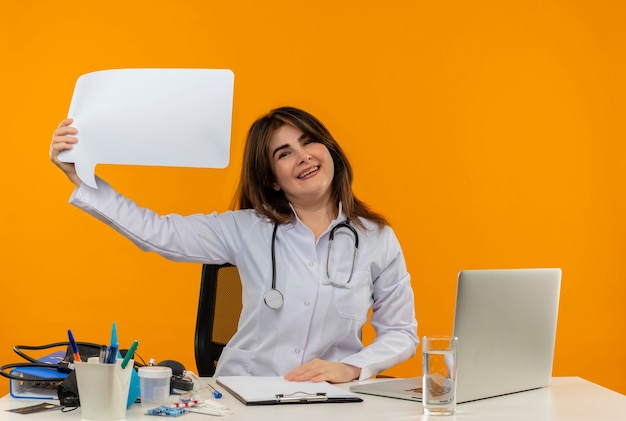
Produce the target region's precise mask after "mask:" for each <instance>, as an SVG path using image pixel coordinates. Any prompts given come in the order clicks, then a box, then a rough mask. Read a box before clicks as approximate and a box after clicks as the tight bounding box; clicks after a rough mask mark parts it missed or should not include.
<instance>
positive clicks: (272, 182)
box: [51, 107, 418, 382]
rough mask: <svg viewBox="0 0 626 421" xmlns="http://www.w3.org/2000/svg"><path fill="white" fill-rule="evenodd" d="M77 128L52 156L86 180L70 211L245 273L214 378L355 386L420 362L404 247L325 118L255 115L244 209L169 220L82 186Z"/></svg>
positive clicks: (64, 130)
mask: <svg viewBox="0 0 626 421" xmlns="http://www.w3.org/2000/svg"><path fill="white" fill-rule="evenodd" d="M71 123H72V120H69V119H68V120H64V121H63V122H62V123H61V124H60V126H59V127H58V128H57V129H56V131H55V133H54V136H53V142H52V147H51V160H52V161H53V162H54V163H55V164H56V165H57V166H58V167H59V168H61V169H62V170H63V172H64V173H65V174H66V175H67V177H68V178H69V179H70V180H71V181H72V182H73V183H74V184H75V185H76V189H75V191H74V193H73V194H72V197H71V200H70V202H71V203H72V204H74V205H76V206H78V207H79V208H81V209H83V210H84V211H86V212H88V213H89V214H91V215H93V216H95V217H97V218H98V219H100V220H102V221H104V222H105V223H106V224H108V225H110V226H111V227H113V228H114V229H115V230H117V231H118V232H120V233H121V234H123V235H124V236H126V237H127V238H129V239H130V240H131V241H133V242H134V243H135V244H136V245H138V246H139V247H140V248H141V249H142V250H145V251H154V252H156V253H158V254H160V255H161V256H163V257H166V258H168V259H171V260H174V261H181V262H183V261H184V262H196V263H209V264H224V263H230V264H232V265H235V266H237V268H238V270H239V274H240V277H241V282H242V286H243V293H244V300H243V308H242V314H241V318H240V323H239V330H238V331H237V332H236V333H235V335H234V336H233V338H232V339H231V340H230V342H229V343H228V344H227V346H226V347H225V349H224V351H223V352H222V354H221V357H220V360H219V363H218V365H217V369H216V372H215V375H216V376H217V375H254V376H270V375H274V376H276V375H277V376H285V378H287V379H288V380H294V381H305V380H312V381H321V380H326V381H330V382H346V381H350V380H353V379H364V378H367V377H370V376H373V375H375V374H378V373H380V372H381V371H383V370H386V369H387V368H390V367H391V366H393V365H396V364H399V363H401V362H403V361H405V360H407V359H408V358H410V357H411V356H413V355H414V353H415V350H416V347H417V344H418V338H417V332H416V330H417V322H416V320H415V310H414V302H413V291H412V288H411V282H410V276H409V274H408V272H407V268H406V263H405V260H404V255H403V252H402V249H401V247H400V244H399V242H398V240H397V238H396V236H395V233H394V232H393V230H392V229H391V227H390V226H389V225H388V224H387V222H386V220H385V218H383V217H382V216H381V215H379V214H377V213H375V212H372V211H370V210H369V209H368V208H367V206H365V205H364V204H363V202H361V201H360V200H358V199H357V198H356V197H355V196H354V194H353V192H352V177H353V175H352V167H351V165H350V163H349V161H348V159H347V157H346V155H345V154H344V152H343V151H342V149H341V148H340V146H339V144H338V143H337V142H336V141H335V139H334V138H333V136H332V135H331V134H330V132H329V131H328V130H327V129H326V127H325V126H324V125H323V124H322V123H321V122H320V121H319V120H318V119H317V118H315V117H314V116H312V115H311V114H309V113H307V112H305V111H303V110H300V109H297V108H293V107H281V108H277V109H274V110H272V111H270V112H269V113H268V114H266V115H265V116H262V117H261V118H259V119H258V120H256V121H255V122H254V123H253V125H252V127H251V128H250V130H249V132H248V137H247V141H246V147H245V152H244V159H243V165H242V173H241V178H240V182H239V188H238V190H237V195H236V200H238V206H236V208H237V209H236V210H232V211H229V212H225V213H216V212H214V213H211V214H195V215H191V216H182V215H178V214H169V215H165V216H159V215H158V214H156V213H155V212H153V211H150V210H148V209H145V208H140V207H139V206H138V205H137V204H135V203H134V202H132V201H131V200H130V199H127V198H125V197H123V196H122V195H121V194H119V193H117V192H116V191H114V190H113V188H112V187H111V186H110V185H109V184H107V183H106V182H104V181H103V180H102V179H100V178H97V185H98V188H97V189H93V188H91V187H89V186H87V185H86V184H83V183H82V182H81V181H80V179H79V178H78V177H77V176H76V172H75V167H74V165H73V164H68V163H63V162H61V161H59V159H58V154H59V153H60V152H62V151H64V150H69V149H71V148H72V147H73V145H74V144H76V142H77V141H78V138H77V137H76V135H77V131H76V129H75V128H74V127H72V126H71ZM344 227H347V228H349V229H341V230H339V228H344ZM352 234H353V236H354V238H353V239H352V237H350V236H351V235H352ZM359 238H361V239H362V241H361V242H359ZM331 242H332V244H333V257H332V259H333V260H332V270H333V274H332V278H331V276H330V275H329V267H330V266H331V262H330V261H329V260H330V259H331V253H330V252H329V251H330V246H331ZM359 244H360V247H359ZM268 249H271V256H270V255H269V254H268V252H267V250H268ZM357 249H358V254H357V253H356V251H357ZM327 250H328V252H327ZM269 274H272V277H271V278H270V277H269ZM268 290H269V291H270V293H269V294H271V297H273V299H270V300H269V303H268V300H267V296H268V293H267V291H268ZM279 290H280V291H282V292H283V293H284V295H283V293H279V295H280V297H279V298H280V299H278V295H277V294H276V293H277V292H278V291H279ZM264 303H265V304H267V306H266V305H264ZM370 309H373V311H372V314H371V321H372V325H373V326H375V327H376V335H377V340H376V341H375V342H374V343H372V344H370V345H367V346H366V345H365V344H364V343H363V342H362V340H361V338H362V337H363V335H362V330H363V326H364V324H365V323H366V322H367V320H368V315H369V311H370ZM347 310H349V311H347Z"/></svg>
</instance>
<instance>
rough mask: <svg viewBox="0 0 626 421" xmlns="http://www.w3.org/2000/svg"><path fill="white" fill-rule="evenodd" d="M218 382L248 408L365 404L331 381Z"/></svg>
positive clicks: (257, 379)
mask: <svg viewBox="0 0 626 421" xmlns="http://www.w3.org/2000/svg"><path fill="white" fill-rule="evenodd" d="M216 380H217V383H218V384H220V385H221V386H223V387H224V388H225V389H226V390H227V391H228V392H229V393H231V394H232V395H233V396H235V397H236V398H237V399H239V400H240V401H241V402H242V403H243V404H245V405H276V404H286V403H326V402H327V403H331V402H332V403H336V402H363V399H361V398H360V397H358V396H357V395H355V394H354V393H352V392H349V391H347V390H343V389H341V388H340V387H337V386H335V385H332V384H330V383H328V382H318V383H313V382H290V381H288V380H285V379H284V378H283V377H249V376H220V377H218V378H217V379H216Z"/></svg>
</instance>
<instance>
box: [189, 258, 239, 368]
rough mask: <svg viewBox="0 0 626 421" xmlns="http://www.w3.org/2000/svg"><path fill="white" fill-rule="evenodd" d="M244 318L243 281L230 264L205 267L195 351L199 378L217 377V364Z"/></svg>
mask: <svg viewBox="0 0 626 421" xmlns="http://www.w3.org/2000/svg"><path fill="white" fill-rule="evenodd" d="M240 314H241V280H240V278H239V271H238V270H237V268H236V267H235V266H233V265H230V264H225V265H202V277H201V280H200V296H199V298H198V316H197V319H196V336H195V340H194V350H195V356H196V367H197V368H198V375H199V376H201V377H209V376H212V375H213V374H214V373H215V368H216V366H217V360H218V359H219V358H220V355H221V354H222V350H223V349H224V346H225V345H226V343H227V342H228V341H229V340H230V338H231V337H232V336H233V334H234V333H235V332H236V331H237V324H238V323H239V316H240Z"/></svg>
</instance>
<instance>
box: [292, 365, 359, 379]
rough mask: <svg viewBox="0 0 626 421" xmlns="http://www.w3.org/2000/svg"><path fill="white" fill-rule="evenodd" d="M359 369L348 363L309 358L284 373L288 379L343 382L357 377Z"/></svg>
mask: <svg viewBox="0 0 626 421" xmlns="http://www.w3.org/2000/svg"><path fill="white" fill-rule="evenodd" d="M360 374H361V369H360V368H359V367H355V366H353V365H349V364H343V363H338V362H332V361H324V360H319V359H315V360H311V361H309V362H308V363H304V364H302V365H301V366H299V367H297V368H294V369H293V370H291V371H290V372H289V373H287V374H285V379H286V380H289V381H296V382H303V381H312V382H323V381H327V382H329V383H345V382H349V381H352V380H354V379H356V378H358V377H359V375H360Z"/></svg>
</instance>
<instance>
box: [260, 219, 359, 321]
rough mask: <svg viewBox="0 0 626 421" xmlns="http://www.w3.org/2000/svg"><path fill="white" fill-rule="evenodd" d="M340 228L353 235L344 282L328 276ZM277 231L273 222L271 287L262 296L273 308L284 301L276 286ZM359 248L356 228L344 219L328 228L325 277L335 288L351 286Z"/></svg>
mask: <svg viewBox="0 0 626 421" xmlns="http://www.w3.org/2000/svg"><path fill="white" fill-rule="evenodd" d="M340 228H348V229H349V230H350V231H351V232H352V234H353V235H354V253H353V255H352V267H351V269H350V276H349V277H348V280H347V281H346V282H344V283H339V282H335V281H334V280H333V279H332V278H331V276H330V268H329V265H330V264H329V262H330V250H331V248H332V244H333V241H334V239H335V232H336V231H337V230H338V229H340ZM277 231H278V224H274V230H273V231H272V246H271V249H272V288H271V289H270V290H269V291H268V292H267V293H266V294H265V295H264V296H263V300H264V301H265V305H267V306H268V307H269V308H271V309H273V310H278V309H279V308H281V307H282V306H283V304H284V302H285V300H284V297H283V294H282V293H281V292H280V291H279V290H278V289H277V288H276V232H277ZM358 250H359V234H358V233H357V231H356V229H355V228H354V227H353V226H352V225H350V223H349V222H348V221H347V220H346V221H343V222H340V223H338V224H337V225H335V226H334V227H333V228H332V229H331V230H330V236H329V238H328V254H327V256H326V279H327V280H328V283H329V284H330V285H332V286H334V287H337V288H351V287H352V284H351V283H350V281H351V280H352V274H353V273H354V266H355V263H356V255H357V252H358Z"/></svg>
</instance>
